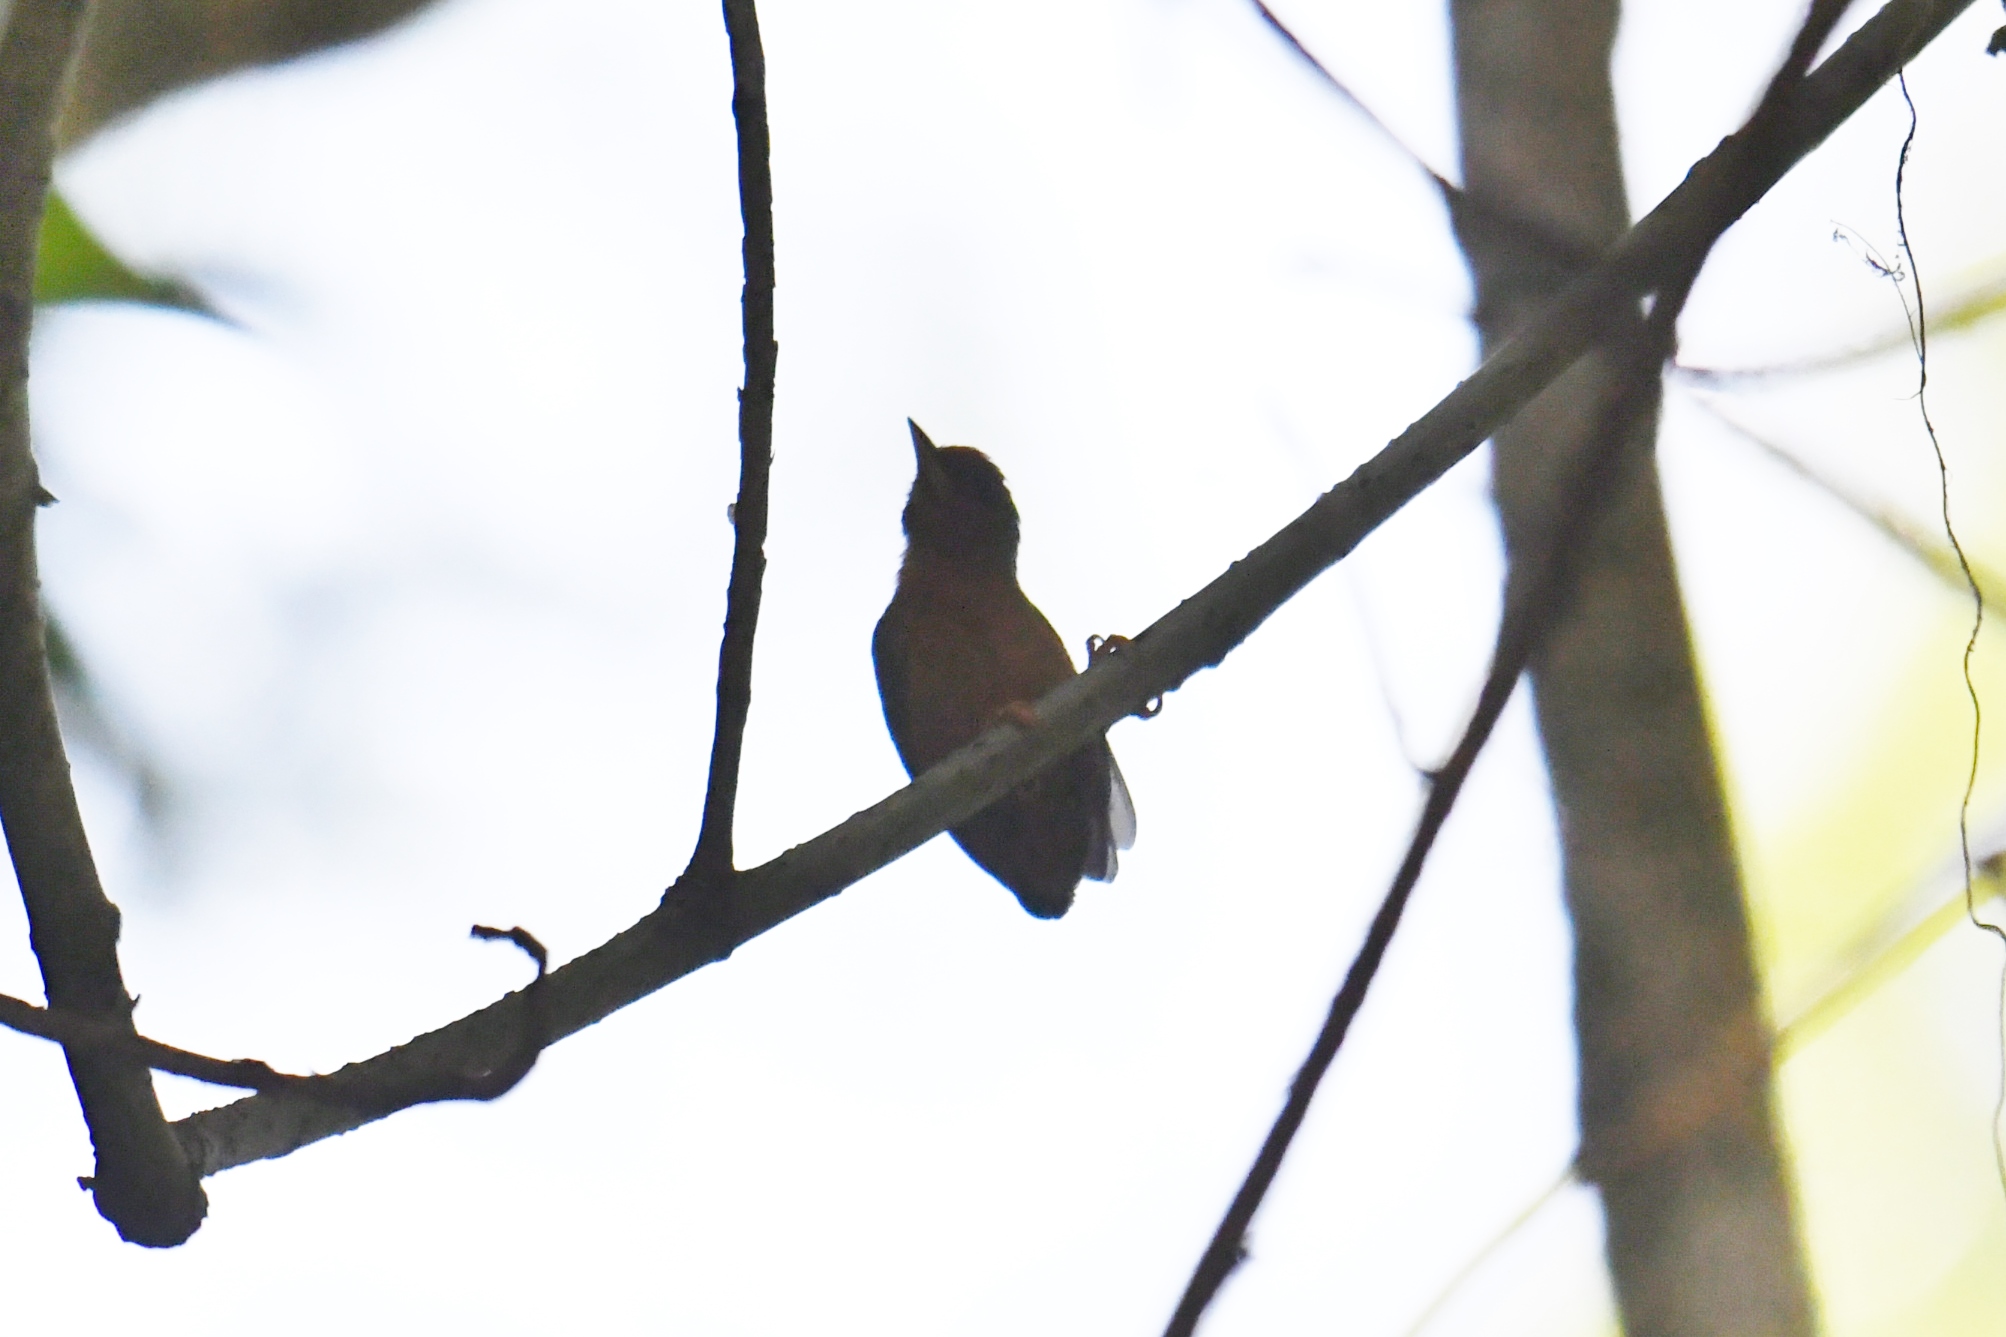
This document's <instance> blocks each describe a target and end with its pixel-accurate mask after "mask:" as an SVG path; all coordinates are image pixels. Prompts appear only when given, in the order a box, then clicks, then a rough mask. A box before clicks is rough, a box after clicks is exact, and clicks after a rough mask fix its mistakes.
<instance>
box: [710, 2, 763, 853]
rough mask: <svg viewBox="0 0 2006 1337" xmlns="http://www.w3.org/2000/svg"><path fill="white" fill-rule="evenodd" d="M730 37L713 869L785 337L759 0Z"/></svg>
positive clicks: (732, 750) (735, 747)
mask: <svg viewBox="0 0 2006 1337" xmlns="http://www.w3.org/2000/svg"><path fill="white" fill-rule="evenodd" d="M724 25H725V29H726V31H727V32H728V33H729V34H730V37H731V74H732V94H731V114H732V119H733V120H734V121H735V122H736V123H737V126H738V207H739V212H740V214H742V215H743V217H744V220H745V246H744V252H745V293H744V296H743V298H742V299H741V305H742V308H743V312H742V313H743V317H744V327H745V386H744V388H743V389H741V390H740V391H739V392H738V457H739V465H738V500H737V502H735V503H734V504H733V505H732V508H731V518H732V528H733V530H734V533H735V535H736V537H735V539H734V540H733V543H732V550H731V583H730V587H729V589H728V590H727V593H726V602H725V612H724V643H723V644H722V645H721V646H720V647H719V649H718V655H717V732H716V734H715V735H714V737H713V738H712V741H711V749H710V779H709V783H708V784H707V786H706V787H705V790H704V804H703V827H702V829H701V830H700V831H699V832H698V834H697V843H696V851H695V853H693V854H692V855H691V856H690V872H692V873H695V874H699V875H702V876H706V877H713V878H714V877H717V876H720V875H723V874H728V873H729V872H730V871H731V868H732V820H733V814H734V810H735V809H736V807H737V803H738V767H739V759H740V756H741V754H742V753H743V751H744V747H745V720H746V716H747V714H748V713H750V711H751V709H752V642H753V635H754V632H755V631H756V630H757V629H758V626H759V596H760V586H761V583H762V582H763V580H764V578H765V575H766V547H765V545H766V500H767V480H768V477H769V475H770V474H771V472H772V469H773V382H774V375H775V371H776V368H777V364H778V361H779V357H780V345H779V344H778V343H776V342H775V341H774V337H773V173H772V167H771V162H770V145H769V142H768V137H767V130H766V56H765V53H764V52H763V51H762V50H761V48H760V44H759V15H758V13H757V12H756V11H755V9H754V7H753V0H724Z"/></svg>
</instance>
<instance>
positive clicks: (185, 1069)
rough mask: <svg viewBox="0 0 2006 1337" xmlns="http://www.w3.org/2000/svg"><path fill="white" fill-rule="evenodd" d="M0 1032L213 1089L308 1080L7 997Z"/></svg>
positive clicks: (0, 1004) (1, 998) (268, 1087)
mask: <svg viewBox="0 0 2006 1337" xmlns="http://www.w3.org/2000/svg"><path fill="white" fill-rule="evenodd" d="M0 1026H5V1027H6V1028H7V1029H9V1030H14V1031H19V1032H21V1033H22V1034H23V1035H35V1036H40V1037H41V1038H42V1039H44V1040H54V1041H56V1042H57V1043H58V1044H60V1045H62V1046H63V1047H64V1048H66V1049H73V1050H87V1051H91V1052H95V1053H115V1054H117V1055H119V1056H121V1057H124V1058H128V1059H133V1060H136V1061H138V1062H140V1063H143V1064H145V1065H146V1066H147V1067H149V1068H152V1069H153V1070H154V1071H155V1072H171V1073H175V1074H176V1075H178V1076H182V1077H193V1078H194V1079H195V1080H196V1081H198V1082H208V1083H209V1084H210V1085H212V1086H236V1087H242V1088H244V1089H246V1090H250V1091H277V1090H281V1089H283V1088H285V1087H289V1086H296V1085H297V1084H298V1083H301V1082H306V1081H311V1080H312V1079H311V1078H308V1077H294V1076H292V1075H290V1074H288V1073H283V1072H278V1071H276V1070H275V1069H273V1068H272V1066H271V1065H270V1064H268V1063H266V1062H264V1061H263V1060H262V1059H255V1058H210V1057H209V1056H208V1055H207V1054H193V1053H190V1052H189V1051H188V1050H186V1049H176V1048H175V1047H174V1046H173V1045H164V1044H162V1043H160V1041H158V1040H149V1039H147V1038H146V1037H145V1036H143V1035H135V1034H133V1033H132V1028H131V1027H130V1026H126V1027H120V1026H116V1025H112V1024H109V1023H107V1022H102V1021H97V1020H95V1019H93V1018H90V1017H84V1016H77V1015H75V1014H73V1013H68V1012H55V1011H51V1010H50V1009H48V1008H46V1007H36V1006H35V1005H34V1004H33V1003H30V1002H27V1001H25V1000H23V999H20V998H13V997H10V996H8V995H7V994H0Z"/></svg>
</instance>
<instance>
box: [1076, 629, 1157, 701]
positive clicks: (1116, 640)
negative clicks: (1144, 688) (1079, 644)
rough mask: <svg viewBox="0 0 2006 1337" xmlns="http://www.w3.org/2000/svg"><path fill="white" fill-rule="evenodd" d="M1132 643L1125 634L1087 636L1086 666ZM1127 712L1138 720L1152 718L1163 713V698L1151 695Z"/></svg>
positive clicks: (1118, 651)
mask: <svg viewBox="0 0 2006 1337" xmlns="http://www.w3.org/2000/svg"><path fill="white" fill-rule="evenodd" d="M1133 644H1135V642H1134V641H1131V640H1130V639H1129V638H1128V637H1126V636H1120V635H1115V636H1089V637H1087V666H1088V667H1089V668H1091V667H1092V666H1093V665H1095V664H1098V663H1100V662H1101V660H1103V659H1110V658H1112V657H1114V656H1115V655H1118V654H1120V653H1121V652H1122V651H1124V650H1126V649H1128V647H1129V646H1131V645H1133ZM1129 713H1130V714H1131V715H1134V716H1135V717H1136V718H1137V719H1140V720H1153V719H1155V718H1156V717H1157V716H1158V715H1161V714H1162V713H1163V698H1162V697H1160V696H1152V697H1150V698H1149V700H1147V701H1145V702H1143V703H1142V705H1141V706H1140V707H1138V708H1137V709H1135V710H1132V711H1130V712H1129Z"/></svg>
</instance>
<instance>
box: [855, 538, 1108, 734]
mask: <svg viewBox="0 0 2006 1337" xmlns="http://www.w3.org/2000/svg"><path fill="white" fill-rule="evenodd" d="M884 623H885V627H884V631H886V632H889V633H891V634H890V635H888V636H885V637H884V640H885V641H886V643H887V645H888V648H889V652H890V653H891V654H893V655H894V656H896V657H897V658H898V659H899V660H900V661H902V662H900V663H899V664H896V665H884V664H881V665H880V666H879V681H880V686H881V688H883V687H885V686H887V680H888V678H895V679H897V680H900V687H901V689H902V690H901V692H900V694H901V695H902V696H903V697H904V700H903V701H902V702H898V703H894V702H892V701H890V700H887V703H886V704H887V716H888V717H891V716H893V713H894V712H893V709H892V708H893V707H894V705H896V706H897V707H898V709H897V712H896V713H897V715H898V716H900V717H903V718H902V723H903V728H899V727H897V726H895V727H894V734H895V735H903V736H899V737H896V738H895V741H896V742H897V743H898V745H899V751H900V753H901V754H902V756H903V758H904V760H905V761H906V763H907V765H908V766H909V767H910V768H911V769H912V770H913V772H914V773H915V774H917V773H918V772H919V771H922V770H925V769H926V768H927V767H929V766H931V765H933V764H934V763H935V762H936V761H938V760H940V759H941V758H942V757H944V756H946V755H947V754H948V753H950V752H952V751H954V750H955V749H956V748H958V747H961V746H962V745H964V744H966V743H968V742H969V741H971V740H972V739H974V738H975V737H976V735H978V734H980V733H981V732H983V730H985V729H987V728H989V727H990V726H991V725H992V724H994V723H995V722H996V716H997V712H998V711H1000V710H1001V709H1002V708H1003V707H1004V706H1007V705H1009V704H1011V703H1012V702H1018V701H1023V702H1033V701H1036V700H1037V699H1038V698H1039V697H1041V696H1043V695H1044V694H1045V693H1046V692H1049V691H1051V690H1052V689H1053V688H1054V687H1057V686H1058V685H1059V684H1060V683H1062V682H1064V681H1066V679H1068V678H1070V677H1072V676H1073V671H1074V670H1073V662H1072V659H1071V657H1070V656H1068V655H1067V654H1066V647H1065V643H1064V642H1063V641H1061V640H1060V639H1059V635H1058V633H1057V632H1055V631H1053V630H1052V624H1051V623H1049V622H1047V621H1046V620H1045V616H1044V614H1042V613H1040V612H1039V611H1038V609H1037V607H1036V606H1035V605H1034V604H1032V602H1031V601H1030V600H1029V599H1028V598H1026V597H1025V595H1024V592H1023V590H1022V589H1021V588H1019V587H1018V585H1017V582H1016V580H1015V579H1014V578H1011V577H1008V576H986V575H985V576H969V575H966V574H964V573H960V572H955V571H951V570H949V571H939V570H930V569H928V568H927V567H925V566H920V567H919V568H918V569H915V567H914V564H912V563H910V562H909V563H908V564H907V566H906V568H905V569H904V570H902V571H901V572H900V573H899V586H898V591H897V593H896V594H895V595H893V597H892V602H891V606H890V607H889V608H887V609H886V610H885V617H884ZM888 671H889V672H888Z"/></svg>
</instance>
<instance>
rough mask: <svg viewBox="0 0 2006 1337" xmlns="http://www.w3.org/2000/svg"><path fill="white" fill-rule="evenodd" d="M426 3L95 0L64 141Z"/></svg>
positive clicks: (388, 21)
mask: <svg viewBox="0 0 2006 1337" xmlns="http://www.w3.org/2000/svg"><path fill="white" fill-rule="evenodd" d="M430 3H431V0H95V3H93V4H92V5H91V8H90V17H89V19H88V20H87V21H86V26H85V29H84V45H83V53H82V55H81V56H80V57H79V59H78V62H77V70H76V74H75V75H74V77H73V78H72V79H71V82H70V89H69V98H68V101H67V102H66V103H65V104H64V107H63V111H62V113H61V115H60V116H59V117H58V118H57V122H56V137H57V143H58V144H60V145H62V146H64V147H68V146H70V145H72V144H75V143H76V142H78V141H79V140H82V139H85V138H87V137H89V136H90V135H92V134H94V133H95V132H97V131H98V130H101V129H103V128H104V127H105V126H106V125H109V124H110V123H111V122H113V121H115V120H117V119H118V118H119V117H121V116H124V115H126V114H127V113H128V112H132V111H136V110H138V109H139V108H141V107H143V106H145V105H146V104H147V103H149V102H151V101H153V100H154V99H155V98H157V97H160V96H161V95H163V94H165V93H171V92H173V91H174V90H175V89H177V88H186V87H188V86H189V85H190V84H196V83H200V82H202V81H203V80H205V79H213V78H215V77H216V76H218V75H222V74H228V73H230V72H231V71H232V70H239V69H247V68H250V67H253V66H258V65H271V64H275V63H277V62H279V61H283V60H291V59H293V58H294V57H296V56H304V55H308V54H310V53H312V52H315V51H320V50H324V49H326V48H327V47H331V46H339V45H340V44H342V43H344V42H353V41H356V40H358V39H359V38H363V37H368V36H371V35H373V34H375V33H379V32H382V31H383V30H384V29H386V28H388V27H390V26H391V25H392V24H394V23H396V22H398V21H399V20H401V19H404V18H406V17H409V16H410V15H412V14H415V13H417V12H418V11H419V10H421V9H424V8H426V7H427V6H428V5H429V4H430Z"/></svg>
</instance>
